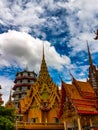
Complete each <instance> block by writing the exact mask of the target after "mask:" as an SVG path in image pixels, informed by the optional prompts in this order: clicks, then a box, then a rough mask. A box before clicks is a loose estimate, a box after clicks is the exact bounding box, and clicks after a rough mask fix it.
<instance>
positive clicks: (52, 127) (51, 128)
mask: <svg viewBox="0 0 98 130" xmlns="http://www.w3.org/2000/svg"><path fill="white" fill-rule="evenodd" d="M16 129H17V130H33V129H34V130H64V124H60V123H58V124H57V123H27V122H21V121H20V122H18V121H17V122H16Z"/></svg>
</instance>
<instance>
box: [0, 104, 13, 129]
mask: <svg viewBox="0 0 98 130" xmlns="http://www.w3.org/2000/svg"><path fill="white" fill-rule="evenodd" d="M14 122H15V114H14V109H11V108H10V109H9V108H5V107H4V106H0V130H14V128H15V125H14Z"/></svg>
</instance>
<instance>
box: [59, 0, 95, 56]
mask: <svg viewBox="0 0 98 130" xmlns="http://www.w3.org/2000/svg"><path fill="white" fill-rule="evenodd" d="M61 6H63V7H64V5H61ZM65 8H66V9H67V12H68V16H67V23H68V26H69V31H70V34H71V39H70V45H71V46H72V47H73V52H72V54H73V53H74V54H76V53H77V52H79V51H82V50H86V48H85V47H86V40H88V42H89V44H90V45H91V46H95V44H96V41H94V39H93V38H94V31H95V30H96V29H97V28H98V11H97V9H98V4H97V0H89V1H85V0H69V1H68V2H67V3H66V4H65ZM93 44H94V45H93ZM97 45H98V44H97ZM97 45H96V46H97ZM97 48H98V46H97ZM95 50H96V52H97V51H98V49H96V48H95Z"/></svg>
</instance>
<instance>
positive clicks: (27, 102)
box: [20, 47, 64, 130]
mask: <svg viewBox="0 0 98 130" xmlns="http://www.w3.org/2000/svg"><path fill="white" fill-rule="evenodd" d="M59 101H60V90H59V88H58V86H57V85H56V84H55V83H54V82H53V80H52V78H51V77H50V74H49V72H48V68H47V64H46V61H45V56H44V47H43V56H42V63H41V67H40V72H39V76H38V79H37V81H36V82H35V83H34V84H33V85H32V87H31V88H30V90H29V91H28V93H27V96H26V97H25V98H24V99H23V100H21V101H20V111H21V114H23V121H24V122H31V123H35V125H32V126H31V127H32V129H40V130H41V129H49V128H51V129H55V130H56V129H59V130H60V129H64V127H63V125H57V124H58V123H60V121H59V119H58V107H59ZM38 123H39V125H38ZM51 123H52V125H51ZM45 124H47V125H45ZM54 124H55V127H53V125H54ZM33 126H36V127H34V128H33Z"/></svg>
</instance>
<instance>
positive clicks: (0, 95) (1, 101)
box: [0, 85, 3, 105]
mask: <svg viewBox="0 0 98 130" xmlns="http://www.w3.org/2000/svg"><path fill="white" fill-rule="evenodd" d="M0 89H2V88H1V85H0ZM2 104H3V100H2V94H1V93H0V105H2Z"/></svg>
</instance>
